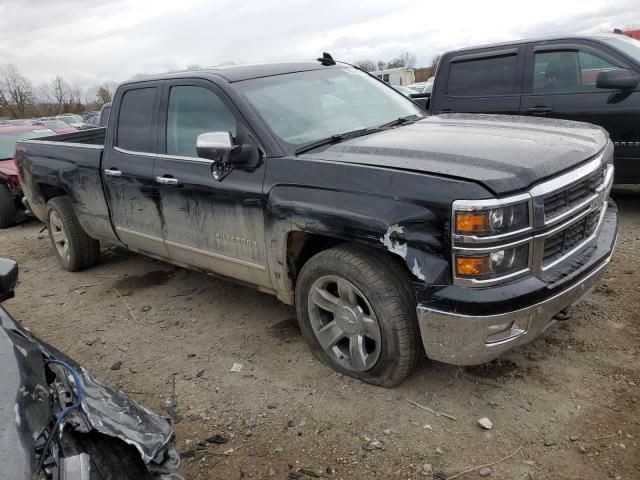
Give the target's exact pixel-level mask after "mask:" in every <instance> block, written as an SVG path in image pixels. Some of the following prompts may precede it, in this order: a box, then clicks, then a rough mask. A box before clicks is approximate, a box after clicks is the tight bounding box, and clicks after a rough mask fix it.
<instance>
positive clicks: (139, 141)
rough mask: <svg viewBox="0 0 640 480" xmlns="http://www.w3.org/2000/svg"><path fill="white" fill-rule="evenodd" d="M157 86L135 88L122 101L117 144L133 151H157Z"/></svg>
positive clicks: (124, 95) (125, 93)
mask: <svg viewBox="0 0 640 480" xmlns="http://www.w3.org/2000/svg"><path fill="white" fill-rule="evenodd" d="M156 94H157V88H156V87H146V88H134V89H131V90H127V91H126V92H124V94H123V96H122V100H121V101H120V111H119V113H118V125H117V132H116V143H115V145H116V146H117V147H119V148H121V149H123V150H128V151H131V152H148V153H155V150H156V146H155V145H154V144H153V143H154V142H152V128H153V126H154V123H153V121H152V119H153V114H154V106H155V100H156Z"/></svg>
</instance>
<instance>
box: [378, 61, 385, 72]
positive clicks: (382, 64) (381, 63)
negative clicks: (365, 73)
mask: <svg viewBox="0 0 640 480" xmlns="http://www.w3.org/2000/svg"><path fill="white" fill-rule="evenodd" d="M377 66H378V70H384V69H385V68H387V64H386V63H385V62H383V61H382V60H378V62H377Z"/></svg>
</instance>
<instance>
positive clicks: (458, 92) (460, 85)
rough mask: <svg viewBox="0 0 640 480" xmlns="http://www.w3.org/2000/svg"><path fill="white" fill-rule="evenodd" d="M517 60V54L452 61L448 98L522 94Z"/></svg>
mask: <svg viewBox="0 0 640 480" xmlns="http://www.w3.org/2000/svg"><path fill="white" fill-rule="evenodd" d="M517 60H518V56H517V55H516V54H513V55H503V56H500V57H492V58H480V59H477V60H467V61H461V62H452V63H451V65H450V67H449V82H448V87H447V95H450V96H452V97H483V96H490V95H511V94H514V93H518V91H519V88H518V87H519V86H518V82H517V68H516V67H517Z"/></svg>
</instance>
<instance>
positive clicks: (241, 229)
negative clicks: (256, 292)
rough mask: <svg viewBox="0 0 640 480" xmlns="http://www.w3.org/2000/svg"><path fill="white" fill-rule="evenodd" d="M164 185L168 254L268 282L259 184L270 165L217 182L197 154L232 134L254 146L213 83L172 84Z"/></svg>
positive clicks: (160, 167)
mask: <svg viewBox="0 0 640 480" xmlns="http://www.w3.org/2000/svg"><path fill="white" fill-rule="evenodd" d="M160 123H161V128H160V146H159V148H160V154H159V155H158V160H157V161H156V165H155V168H154V178H155V180H156V181H157V182H158V185H159V186H160V192H161V193H160V204H161V208H162V212H163V217H164V221H165V223H164V238H165V243H166V245H167V249H168V251H169V255H170V256H171V259H172V260H173V261H174V262H176V263H178V264H186V265H189V266H193V267H197V268H201V269H204V270H207V271H210V272H214V273H217V274H219V275H223V276H226V277H230V278H234V279H237V280H242V281H245V282H248V283H251V284H254V285H259V286H264V287H270V286H271V279H270V277H269V273H268V270H267V256H266V245H265V226H264V203H263V197H262V185H263V181H264V173H265V166H264V162H263V161H260V162H259V164H258V165H254V166H251V167H245V166H242V165H236V166H234V169H233V170H232V171H231V172H230V173H229V174H228V175H227V176H225V177H224V178H223V179H222V180H220V181H218V180H216V179H215V178H214V176H213V167H214V163H213V162H212V161H211V160H208V159H206V158H198V155H197V152H196V140H197V138H198V135H200V134H203V133H207V132H220V131H222V132H230V133H231V134H232V136H233V137H234V138H236V139H237V138H238V137H240V136H242V137H243V138H244V140H240V141H239V143H253V142H251V140H250V139H251V138H255V136H253V135H251V134H249V135H246V134H245V133H243V134H242V135H241V133H240V132H241V131H242V132H248V131H249V129H248V128H247V126H246V123H245V122H244V121H243V119H242V117H241V115H240V113H239V112H238V111H237V109H236V108H235V106H234V105H233V103H232V102H231V101H230V100H229V99H228V97H227V96H226V95H225V94H224V92H223V91H222V90H221V89H220V88H219V87H218V86H217V85H215V84H214V83H213V82H210V81H207V80H197V79H181V80H173V81H167V82H166V85H165V88H164V93H163V99H162V106H161V115H160Z"/></svg>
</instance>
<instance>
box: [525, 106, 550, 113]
mask: <svg viewBox="0 0 640 480" xmlns="http://www.w3.org/2000/svg"><path fill="white" fill-rule="evenodd" d="M525 111H526V112H527V113H530V114H532V115H546V114H547V113H551V112H553V108H551V107H547V106H538V107H531V108H527V109H526V110H525Z"/></svg>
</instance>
